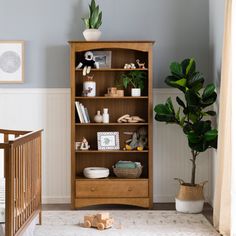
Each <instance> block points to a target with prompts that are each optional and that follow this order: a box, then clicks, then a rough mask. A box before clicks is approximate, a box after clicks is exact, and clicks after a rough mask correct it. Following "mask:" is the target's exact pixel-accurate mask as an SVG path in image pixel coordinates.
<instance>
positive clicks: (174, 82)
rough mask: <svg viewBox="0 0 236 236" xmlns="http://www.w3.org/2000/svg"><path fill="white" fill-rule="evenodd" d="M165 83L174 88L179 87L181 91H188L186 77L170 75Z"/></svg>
mask: <svg viewBox="0 0 236 236" xmlns="http://www.w3.org/2000/svg"><path fill="white" fill-rule="evenodd" d="M165 83H166V84H167V85H169V86H171V87H173V88H178V89H180V90H181V91H183V92H185V91H186V87H185V85H186V79H185V78H182V79H176V77H174V76H168V77H167V78H166V79H165Z"/></svg>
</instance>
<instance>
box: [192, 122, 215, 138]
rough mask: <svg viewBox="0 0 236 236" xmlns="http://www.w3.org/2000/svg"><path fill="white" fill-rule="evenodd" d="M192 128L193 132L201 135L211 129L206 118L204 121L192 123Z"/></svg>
mask: <svg viewBox="0 0 236 236" xmlns="http://www.w3.org/2000/svg"><path fill="white" fill-rule="evenodd" d="M192 127H193V130H194V132H195V133H197V134H198V135H203V134H204V133H206V132H207V131H209V130H211V121H210V120H206V121H198V122H196V123H195V124H193V126H192Z"/></svg>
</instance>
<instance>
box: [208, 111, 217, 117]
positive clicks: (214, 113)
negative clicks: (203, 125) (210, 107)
mask: <svg viewBox="0 0 236 236" xmlns="http://www.w3.org/2000/svg"><path fill="white" fill-rule="evenodd" d="M206 114H208V115H209V116H215V115H216V112H215V111H207V112H206Z"/></svg>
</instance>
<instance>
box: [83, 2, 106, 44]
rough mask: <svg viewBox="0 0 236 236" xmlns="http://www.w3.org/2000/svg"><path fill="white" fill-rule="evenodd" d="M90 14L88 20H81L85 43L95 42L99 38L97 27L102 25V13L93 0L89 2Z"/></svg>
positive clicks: (99, 32) (99, 33)
mask: <svg viewBox="0 0 236 236" xmlns="http://www.w3.org/2000/svg"><path fill="white" fill-rule="evenodd" d="M89 10H90V14H89V17H88V18H82V20H83V21H84V24H85V27H86V29H85V30H84V32H83V35H84V38H85V39H86V41H97V40H99V38H100V37H101V34H102V33H101V31H100V30H99V27H100V26H101V25H102V12H101V11H100V10H99V5H96V2H95V0H91V3H90V5H89Z"/></svg>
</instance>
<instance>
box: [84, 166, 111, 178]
mask: <svg viewBox="0 0 236 236" xmlns="http://www.w3.org/2000/svg"><path fill="white" fill-rule="evenodd" d="M83 173H84V176H85V177H86V178H89V179H101V178H106V177H108V176H109V169H108V168H103V167H87V168H84V171H83Z"/></svg>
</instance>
